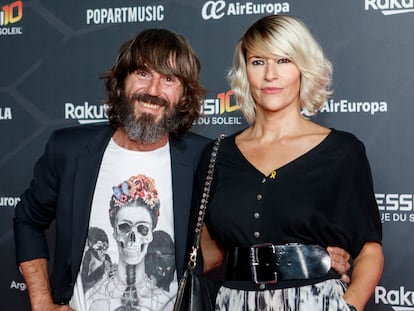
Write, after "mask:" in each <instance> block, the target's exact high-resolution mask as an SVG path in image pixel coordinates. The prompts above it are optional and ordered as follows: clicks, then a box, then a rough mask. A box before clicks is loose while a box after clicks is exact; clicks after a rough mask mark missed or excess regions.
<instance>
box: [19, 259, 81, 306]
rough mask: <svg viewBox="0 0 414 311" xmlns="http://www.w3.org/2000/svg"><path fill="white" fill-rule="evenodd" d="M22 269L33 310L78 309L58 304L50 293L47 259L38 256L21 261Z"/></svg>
mask: <svg viewBox="0 0 414 311" xmlns="http://www.w3.org/2000/svg"><path fill="white" fill-rule="evenodd" d="M20 271H21V272H22V274H23V277H24V280H25V282H26V285H27V289H28V292H29V298H30V303H31V305H32V310H33V311H76V310H74V309H72V308H71V307H69V305H56V304H54V303H53V299H52V295H51V293H50V286H49V276H48V272H47V259H45V258H38V259H33V260H29V261H25V262H22V263H20Z"/></svg>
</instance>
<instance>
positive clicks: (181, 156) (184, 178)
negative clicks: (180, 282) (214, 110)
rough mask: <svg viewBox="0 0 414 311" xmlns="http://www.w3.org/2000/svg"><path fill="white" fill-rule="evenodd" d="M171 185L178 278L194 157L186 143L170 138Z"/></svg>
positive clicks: (184, 255) (184, 238)
mask: <svg viewBox="0 0 414 311" xmlns="http://www.w3.org/2000/svg"><path fill="white" fill-rule="evenodd" d="M170 143H171V166H172V185H173V209H174V235H175V260H176V267H177V275H178V278H180V276H181V275H182V274H183V269H184V264H185V259H186V258H187V257H188V256H187V255H186V247H187V237H188V225H189V224H188V221H189V215H190V209H191V198H192V192H193V175H194V170H195V168H194V167H193V165H194V159H192V156H191V155H189V154H188V152H187V153H186V149H187V143H186V142H185V141H184V140H182V139H174V138H172V139H171V140H170Z"/></svg>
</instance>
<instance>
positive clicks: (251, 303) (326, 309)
mask: <svg viewBox="0 0 414 311" xmlns="http://www.w3.org/2000/svg"><path fill="white" fill-rule="evenodd" d="M346 288H347V285H346V284H345V283H344V282H343V281H341V280H339V279H334V280H327V281H323V282H321V283H317V284H313V285H306V286H301V287H294V288H284V289H275V290H264V291H246V290H239V289H231V288H227V287H223V286H222V287H221V288H220V290H219V292H218V295H217V298H216V311H349V308H348V306H347V304H346V302H345V300H344V299H343V295H344V292H345V290H346Z"/></svg>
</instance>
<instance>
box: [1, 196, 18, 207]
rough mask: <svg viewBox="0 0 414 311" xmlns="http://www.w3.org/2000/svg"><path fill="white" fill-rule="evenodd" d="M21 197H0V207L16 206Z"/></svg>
mask: <svg viewBox="0 0 414 311" xmlns="http://www.w3.org/2000/svg"><path fill="white" fill-rule="evenodd" d="M19 202H20V198H19V197H0V207H16V205H17V203H19Z"/></svg>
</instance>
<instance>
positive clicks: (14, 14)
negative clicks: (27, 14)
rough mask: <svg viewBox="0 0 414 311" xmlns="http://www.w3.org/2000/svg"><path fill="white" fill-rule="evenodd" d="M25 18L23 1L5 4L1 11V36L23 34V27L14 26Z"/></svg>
mask: <svg viewBox="0 0 414 311" xmlns="http://www.w3.org/2000/svg"><path fill="white" fill-rule="evenodd" d="M22 18H23V2H22V1H14V2H12V3H9V4H6V5H3V6H2V7H1V11H0V36H13V35H21V34H23V27H16V26H14V25H15V24H16V23H17V22H20V21H21V20H22Z"/></svg>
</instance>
